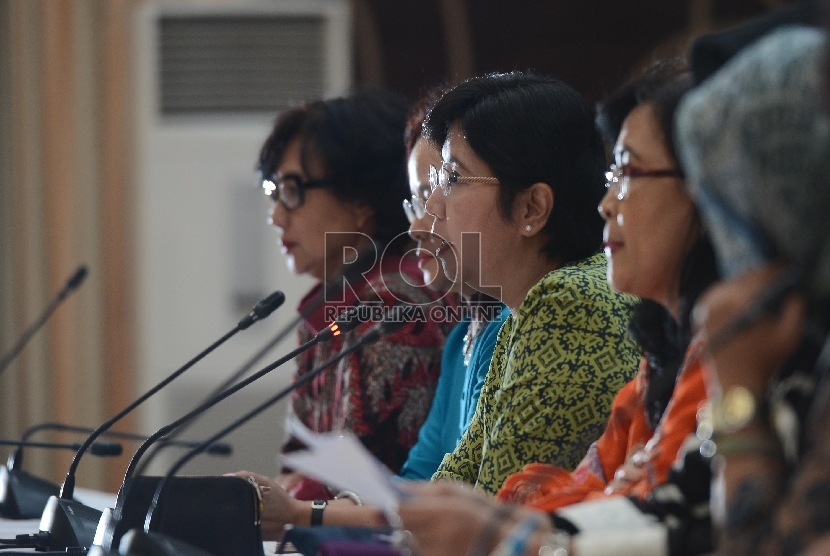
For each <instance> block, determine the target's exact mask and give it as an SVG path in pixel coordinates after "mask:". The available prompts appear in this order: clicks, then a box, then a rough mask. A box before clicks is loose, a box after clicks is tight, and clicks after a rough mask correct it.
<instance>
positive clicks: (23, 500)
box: [0, 422, 233, 519]
mask: <svg viewBox="0 0 830 556" xmlns="http://www.w3.org/2000/svg"><path fill="white" fill-rule="evenodd" d="M43 430H57V431H65V432H79V433H85V434H89V433H91V432H92V430H93V429H90V428H88V427H79V426H75V425H65V424H62V423H49V422H47V423H39V424H37V425H33V426H31V427H29V428H28V429H26V431H25V432H24V433H23V436H22V437H21V439H20V440H19V441H17V440H15V441H11V442H10V445H12V446H17V450H15V451H14V452H13V453H12V454H11V455H10V456H9V459H8V461H7V462H6V466H5V467H2V466H0V516H2V517H5V518H9V519H34V518H37V517H40V516H41V515H42V514H43V508H45V507H46V502H47V501H48V500H49V497H50V496H57V495H58V494H59V493H60V488H59V487H58V486H57V485H55V484H52V483H51V482H49V481H46V480H44V479H40V478H38V477H35V476H34V475H31V474H29V473H26V472H25V471H23V447H24V446H33V447H34V446H38V445H39V444H37V443H31V442H28V440H29V438H31V436H32V435H33V434H35V433H37V432H39V431H43ZM102 436H108V437H113V438H121V439H125V440H133V441H144V440H146V439H147V437H145V436H141V435H138V434H130V433H124V432H115V431H106V432H104V433H103V435H102ZM198 445H199V442H183V441H171V442H169V443H168V442H166V443H165V444H164V446H163V447H165V446H180V447H183V448H193V447H195V446H198ZM50 446H51V445H50ZM61 446H66V447H67V448H69V447H72V449H73V450H75V451H77V450H78V448H80V446H81V445H80V443H76V444H66V445H61ZM45 447H49V446H45ZM55 447H58V446H55ZM115 447H117V449H118V452H117V453H115V452H114V450H115ZM121 451H122V447H121V445H120V444H118V443H116V442H98V441H96V442H93V443H92V445H91V446H90V452H91V453H92V454H93V455H95V456H102V455H103V456H106V455H120V454H121ZM232 451H233V449H232V447H231V446H230V445H229V444H224V443H217V444H212V445H211V446H210V447H208V449H207V450H206V452H207V453H209V454H211V455H221V456H225V455H228V454H230V453H231V452H232ZM3 493H5V494H3Z"/></svg>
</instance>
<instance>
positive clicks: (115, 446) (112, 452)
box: [0, 438, 201, 456]
mask: <svg viewBox="0 0 830 556" xmlns="http://www.w3.org/2000/svg"><path fill="white" fill-rule="evenodd" d="M0 446H28V447H29V448H52V449H58V450H74V451H77V450H78V448H80V447H81V443H80V442H72V443H60V442H29V441H25V440H7V439H5V438H0ZM199 446H201V444H199ZM122 451H123V447H122V446H121V444H119V443H118V442H93V443H92V445H90V447H89V453H91V454H92V455H94V456H120V455H121V452H122Z"/></svg>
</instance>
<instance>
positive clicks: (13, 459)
mask: <svg viewBox="0 0 830 556" xmlns="http://www.w3.org/2000/svg"><path fill="white" fill-rule="evenodd" d="M47 430H52V431H60V432H76V433H83V434H91V433H92V432H93V431H94V430H95V429H92V428H90V427H81V426H78V425H67V424H64V423H53V422H44V423H38V424H37V425H33V426H31V427H29V428H28V429H26V430H25V431H24V432H23V436H21V437H20V440H21V442H20V443H18V448H17V450H15V451H14V453H12V455H10V456H9V459H8V461H7V462H6V467H8V468H9V470H11V469H19V468H21V467H22V466H23V447H24V446H30V445H32V444H30V443H28V440H29V438H31V437H32V436H33V435H34V434H35V433H38V432H41V431H47ZM101 436H107V437H110V438H121V439H123V440H132V441H134V442H144V441H145V440H147V436H145V435H141V434H133V433H128V432H119V431H105V432H104V433H102V435H101ZM200 444H201V442H194V441H184V440H173V441H170V442H165V443H164V447H166V446H178V447H181V448H195V447H196V446H198V445H200ZM12 445H13V444H12ZM73 446H77V448H75V450H76V451H77V450H78V448H80V447H81V444H80V443H77V444H73ZM94 446H95V444H93V445H92V447H94ZM92 447H90V451H92ZM206 452H207V453H209V454H213V455H217V456H227V455H230V454H231V453H233V447H232V446H231V445H230V444H226V443H219V444H212V445H211V446H208V448H207V450H206ZM55 488H57V487H55Z"/></svg>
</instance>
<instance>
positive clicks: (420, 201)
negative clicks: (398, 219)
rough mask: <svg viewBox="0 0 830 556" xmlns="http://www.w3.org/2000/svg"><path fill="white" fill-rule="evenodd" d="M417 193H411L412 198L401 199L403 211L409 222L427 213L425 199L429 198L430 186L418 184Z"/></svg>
mask: <svg viewBox="0 0 830 556" xmlns="http://www.w3.org/2000/svg"><path fill="white" fill-rule="evenodd" d="M418 193H419V195H413V196H412V199H404V201H403V211H404V212H405V213H406V217H407V219H409V223H410V224H412V223H414V222H415V221H416V220H420V219H421V218H423V217H424V216H426V214H427V199H429V193H430V188H429V187H428V186H420V187H419V188H418Z"/></svg>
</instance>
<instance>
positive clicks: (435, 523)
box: [399, 481, 549, 556]
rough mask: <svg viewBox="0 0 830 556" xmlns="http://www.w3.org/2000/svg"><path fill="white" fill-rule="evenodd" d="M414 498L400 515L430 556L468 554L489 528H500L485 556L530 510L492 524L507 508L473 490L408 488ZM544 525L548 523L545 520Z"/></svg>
mask: <svg viewBox="0 0 830 556" xmlns="http://www.w3.org/2000/svg"><path fill="white" fill-rule="evenodd" d="M408 488H409V489H410V492H411V493H412V497H410V498H407V499H406V500H404V501H403V502H401V505H400V509H399V514H400V517H401V519H402V520H403V525H404V528H405V529H406V530H408V531H409V532H410V533H412V536H413V538H414V540H415V542H416V543H417V548H418V551H419V552H420V553H422V554H430V555H431V556H432V555H434V556H457V555H458V554H466V553H467V552H468V551H469V550H470V549H471V548H473V546H475V545H476V542H477V541H478V539H479V538H480V537H481V535H482V534H483V533H484V532H485V529H488V528H490V527H499V530H498V531H497V532H496V534H495V535H493V539H492V541H491V542H490V543H488V546H486V547H484V548H485V552H484V554H488V553H489V552H490V550H492V548H493V547H494V546H495V545H496V544H498V541H499V540H500V539H501V537H502V536H504V534H506V533H507V531H509V530H510V527H511V526H512V525H514V524H515V523H516V521H517V520H520V519H522V518H523V517H525V516H527V515H528V513H529V512H530V511H529V510H526V509H523V508H520V507H515V508H511V513H510V514H509V515H508V516H507V517H505V519H503V520H502V521H501V523H490V521H491V519H492V518H493V515H494V513H495V512H496V511H497V510H498V509H499V508H503V507H504V505H503V504H502V503H500V502H498V501H496V500H495V499H494V498H492V497H490V496H487V495H485V494H482V493H480V492H476V491H474V490H473V489H472V487H470V486H461V485H460V484H459V483H451V482H448V481H441V482H438V483H433V484H428V485H412V486H409V487H408ZM544 522H545V523H548V522H549V520H548V519H547V518H545V520H544Z"/></svg>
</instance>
